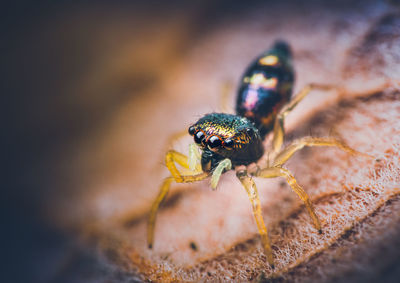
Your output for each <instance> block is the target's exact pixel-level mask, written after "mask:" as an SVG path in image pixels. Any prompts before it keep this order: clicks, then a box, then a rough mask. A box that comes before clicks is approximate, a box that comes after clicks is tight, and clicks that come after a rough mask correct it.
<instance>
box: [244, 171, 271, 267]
mask: <svg viewBox="0 0 400 283" xmlns="http://www.w3.org/2000/svg"><path fill="white" fill-rule="evenodd" d="M236 176H237V177H238V178H239V180H240V182H241V183H242V185H243V187H244V188H245V189H246V192H247V195H248V197H249V199H250V202H251V206H252V208H253V215H254V218H255V220H256V223H257V228H258V232H259V233H260V236H261V243H262V245H263V248H264V252H265V255H266V256H267V260H268V263H269V264H270V265H271V267H272V268H274V258H273V256H272V249H271V244H270V241H269V236H268V231H267V227H265V224H264V219H263V217H262V211H261V202H260V198H259V197H258V191H257V187H256V184H255V183H254V180H253V179H252V178H251V177H250V176H248V175H247V172H246V170H237V171H236Z"/></svg>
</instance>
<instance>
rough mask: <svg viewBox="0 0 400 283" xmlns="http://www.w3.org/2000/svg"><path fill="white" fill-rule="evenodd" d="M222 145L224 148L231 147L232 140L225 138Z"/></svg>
mask: <svg viewBox="0 0 400 283" xmlns="http://www.w3.org/2000/svg"><path fill="white" fill-rule="evenodd" d="M224 147H225V148H226V149H232V148H233V140H232V139H230V138H227V139H226V140H224Z"/></svg>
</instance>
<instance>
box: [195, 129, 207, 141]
mask: <svg viewBox="0 0 400 283" xmlns="http://www.w3.org/2000/svg"><path fill="white" fill-rule="evenodd" d="M204 138H205V135H204V133H203V132H202V131H198V132H197V133H196V134H195V135H194V142H195V143H197V144H201V142H202V141H203V140H204Z"/></svg>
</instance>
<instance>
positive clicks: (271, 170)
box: [253, 167, 322, 233]
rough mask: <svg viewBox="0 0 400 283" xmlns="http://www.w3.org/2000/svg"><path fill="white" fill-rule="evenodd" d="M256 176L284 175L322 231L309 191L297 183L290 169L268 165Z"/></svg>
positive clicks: (256, 173) (316, 225) (272, 176)
mask: <svg viewBox="0 0 400 283" xmlns="http://www.w3.org/2000/svg"><path fill="white" fill-rule="evenodd" d="M253 175H254V176H257V177H263V178H276V177H284V178H285V179H286V181H287V182H288V184H289V186H290V187H291V188H292V190H293V191H294V192H295V193H296V194H297V195H298V196H299V197H300V198H301V200H302V201H303V202H304V204H305V206H306V208H307V210H308V213H309V214H310V216H311V218H312V220H313V222H314V225H315V228H317V230H318V232H319V233H322V230H321V223H320V221H319V219H318V216H317V214H315V211H314V207H313V205H312V203H311V200H310V198H309V196H308V195H307V193H306V192H305V191H304V190H303V188H302V187H300V185H299V184H298V183H297V181H296V179H295V178H294V177H293V175H292V174H291V173H290V172H289V170H287V169H285V168H282V167H268V168H264V169H261V170H258V171H257V172H255V173H254V174H253Z"/></svg>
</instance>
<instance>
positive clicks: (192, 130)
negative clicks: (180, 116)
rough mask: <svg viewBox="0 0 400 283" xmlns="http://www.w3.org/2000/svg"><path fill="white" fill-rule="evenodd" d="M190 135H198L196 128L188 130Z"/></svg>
mask: <svg viewBox="0 0 400 283" xmlns="http://www.w3.org/2000/svg"><path fill="white" fill-rule="evenodd" d="M188 132H189V135H191V136H194V134H195V133H196V128H195V127H193V126H191V127H189V129H188Z"/></svg>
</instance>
